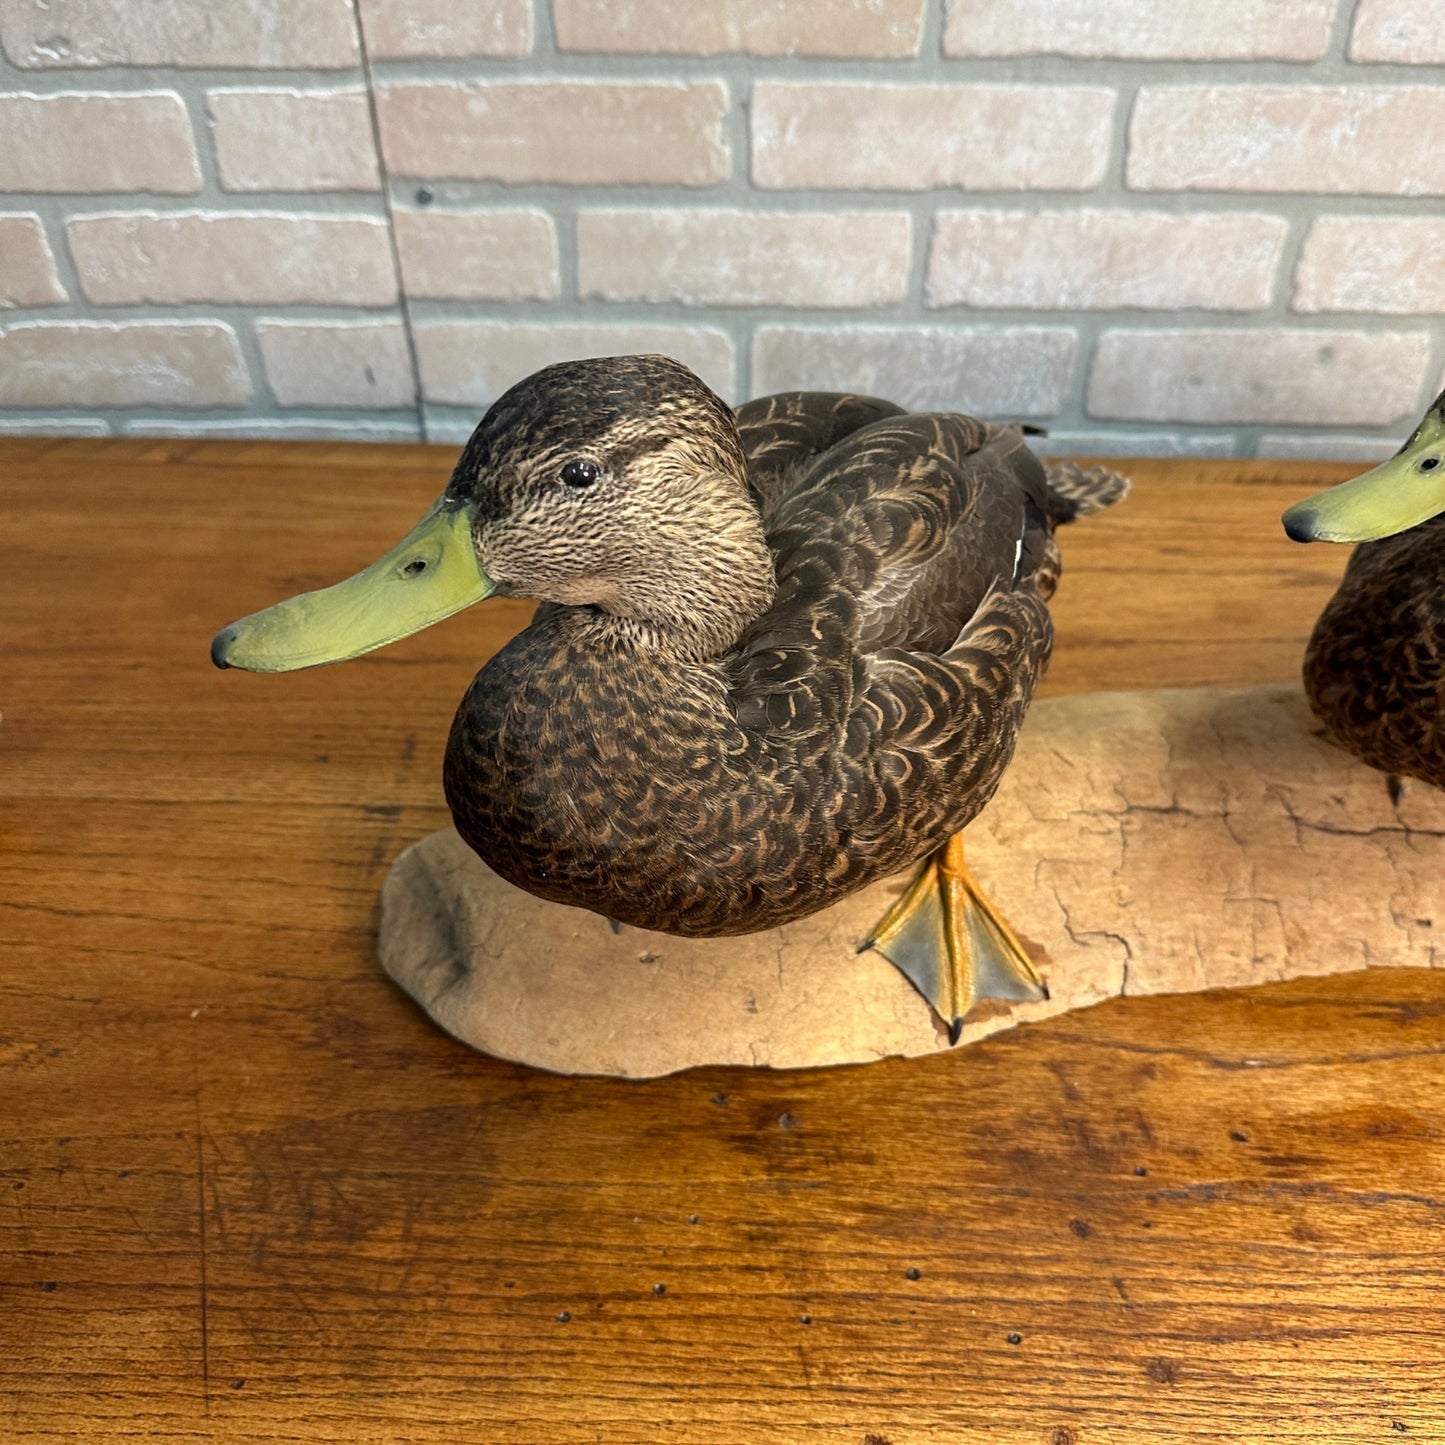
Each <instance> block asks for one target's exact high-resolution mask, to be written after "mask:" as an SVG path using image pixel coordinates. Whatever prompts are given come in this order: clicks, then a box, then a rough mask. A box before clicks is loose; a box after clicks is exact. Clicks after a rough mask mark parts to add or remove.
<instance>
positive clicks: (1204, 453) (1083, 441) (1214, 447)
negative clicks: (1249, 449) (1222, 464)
mask: <svg viewBox="0 0 1445 1445" xmlns="http://www.w3.org/2000/svg"><path fill="white" fill-rule="evenodd" d="M1238 446H1239V443H1238V438H1236V437H1235V436H1234V434H1233V433H1232V432H1208V433H1205V434H1204V435H1199V434H1198V433H1190V432H1164V431H1056V430H1055V429H1054V428H1053V427H1050V428H1049V434H1048V435H1047V436H1042V437H1030V438H1029V448H1030V450H1032V451H1036V452H1037V453H1038V454H1039V455H1040V456H1041V457H1232V456H1237V455H1238Z"/></svg>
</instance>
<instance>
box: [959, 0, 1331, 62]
mask: <svg viewBox="0 0 1445 1445" xmlns="http://www.w3.org/2000/svg"><path fill="white" fill-rule="evenodd" d="M1333 13H1334V0H1213V3H1212V4H1210V5H1207V6H1206V5H1186V4H1180V3H1179V0H961V3H960V0H955V3H954V4H952V5H951V6H950V7H949V12H948V23H947V26H946V27H945V29H944V32H943V53H944V54H945V55H952V56H974V55H1074V56H1081V57H1087V58H1089V59H1097V58H1101V57H1113V58H1116V59H1121V60H1318V59H1319V58H1320V56H1322V55H1323V54H1324V53H1325V47H1326V45H1327V44H1328V43H1329V29H1330V19H1331V17H1332V15H1333Z"/></svg>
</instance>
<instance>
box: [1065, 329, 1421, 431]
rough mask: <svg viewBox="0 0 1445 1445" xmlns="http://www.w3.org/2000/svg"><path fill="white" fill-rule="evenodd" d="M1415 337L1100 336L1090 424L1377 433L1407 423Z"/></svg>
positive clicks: (1414, 390) (1416, 368) (1417, 364)
mask: <svg viewBox="0 0 1445 1445" xmlns="http://www.w3.org/2000/svg"><path fill="white" fill-rule="evenodd" d="M1429 360H1430V337H1429V334H1428V333H1427V332H1424V331H1385V332H1375V333H1366V332H1360V331H1315V330H1309V331H1305V330H1300V331H1182V330H1181V331H1106V332H1105V333H1104V334H1103V335H1102V336H1101V337H1100V338H1099V345H1098V350H1097V351H1096V353H1095V356H1094V366H1093V371H1092V373H1091V375H1090V377H1089V403H1088V409H1089V414H1090V415H1091V416H1096V417H1128V418H1136V419H1138V420H1142V421H1180V422H1285V423H1291V424H1296V425H1310V424H1315V425H1319V424H1321V423H1323V424H1326V425H1335V426H1351V425H1354V426H1364V425H1373V426H1385V425H1388V424H1389V423H1391V422H1395V421H1400V420H1403V419H1405V418H1406V417H1407V415H1408V416H1410V417H1413V415H1414V409H1415V408H1416V405H1417V401H1418V398H1419V393H1420V388H1421V384H1422V383H1423V381H1424V379H1425V369H1426V366H1427V365H1428V363H1429Z"/></svg>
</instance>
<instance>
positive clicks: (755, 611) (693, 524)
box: [592, 479, 777, 661]
mask: <svg viewBox="0 0 1445 1445" xmlns="http://www.w3.org/2000/svg"><path fill="white" fill-rule="evenodd" d="M729 481H731V479H729ZM702 500H703V499H702V498H701V497H699V498H695V499H688V498H686V497H679V498H677V505H676V506H673V507H669V508H668V509H667V510H666V511H665V512H663V513H662V514H661V515H659V516H657V517H656V518H655V519H650V522H649V527H648V530H647V533H646V534H645V535H644V536H642V537H641V538H640V539H639V540H640V542H641V544H642V547H641V551H642V554H643V559H642V561H641V565H639V566H637V567H635V568H628V569H627V571H626V574H625V575H624V576H621V577H618V578H617V579H615V580H614V581H612V582H610V583H604V584H603V586H602V588H601V591H600V594H599V595H597V596H596V597H595V598H593V599H592V600H593V601H594V604H595V605H596V606H598V607H600V608H601V610H602V612H603V613H605V614H606V615H607V617H608V618H609V619H610V620H611V621H612V623H613V624H614V626H615V627H616V629H617V630H618V631H620V632H623V633H625V634H627V635H629V636H630V637H632V638H633V639H634V640H636V641H637V642H640V643H641V644H643V645H645V646H648V647H651V648H654V649H656V650H658V651H662V652H666V653H671V654H673V655H674V656H676V657H677V658H679V660H687V661H699V660H701V659H704V658H712V657H718V656H721V655H722V654H723V653H724V652H726V651H727V650H728V649H729V648H730V647H732V646H733V645H734V644H735V643H736V642H737V641H738V639H739V638H740V637H741V636H742V634H743V632H744V630H745V629H746V628H747V627H748V626H749V625H750V624H751V623H753V622H754V621H756V620H757V618H759V617H760V616H762V614H763V613H764V612H766V611H767V609H768V608H769V607H770V606H771V605H772V601H773V595H774V593H775V592H776V591H777V578H776V576H775V574H774V572H773V558H772V554H771V552H769V550H768V544H767V539H766V537H765V536H764V533H763V524H762V519H761V517H759V515H758V510H757V507H756V506H754V504H753V502H752V499H751V498H750V497H749V496H748V495H747V493H746V491H744V490H743V489H742V488H741V487H739V486H736V485H728V486H727V487H726V488H723V487H719V486H718V485H716V482H714V484H713V485H712V486H710V487H708V488H707V493H706V504H705V505H702V504H701V503H702Z"/></svg>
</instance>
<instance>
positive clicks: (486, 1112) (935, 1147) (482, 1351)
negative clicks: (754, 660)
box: [0, 438, 1445, 1445]
mask: <svg viewBox="0 0 1445 1445" xmlns="http://www.w3.org/2000/svg"><path fill="white" fill-rule="evenodd" d="M450 462H451V454H450V453H449V452H448V451H446V450H445V449H439V448H438V449H427V448H422V447H360V446H358V447H348V446H341V445H303V444H268V443H219V442H193V441H141V440H126V441H82V440H72V441H64V442H54V441H45V440H41V439H36V438H27V439H7V440H5V441H3V442H0V474H3V475H4V477H5V492H6V523H7V543H8V545H7V553H6V577H5V587H4V589H3V592H0V636H3V637H4V641H5V662H6V666H5V669H4V676H3V687H4V696H3V698H0V709H3V712H4V723H3V727H0V746H3V760H0V768H3V778H0V938H3V941H4V943H3V948H0V1196H8V1197H9V1199H10V1201H11V1207H10V1208H8V1209H3V1210H0V1438H3V1440H4V1441H5V1442H6V1445H10V1442H16V1445H20V1442H36V1441H59V1440H66V1441H76V1440H80V1441H94V1442H104V1445H112V1442H124V1441H129V1440H137V1441H139V1440H143V1439H157V1438H161V1439H167V1440H171V1441H176V1442H201V1441H207V1442H209V1441H216V1442H237V1445H252V1442H254V1445H262V1442H266V1445H270V1442H294V1445H320V1442H338V1441H345V1442H347V1445H370V1442H374V1445H433V1442H435V1445H442V1442H447V1445H452V1442H455V1441H457V1440H459V1439H467V1440H486V1441H491V1440H496V1441H506V1442H508V1445H530V1442H536V1445H584V1442H585V1445H593V1442H597V1441H604V1442H624V1445H631V1442H639V1445H641V1442H647V1445H652V1442H664V1445H665V1442H702V1445H737V1442H739V1441H751V1440H756V1439H761V1438H773V1439H778V1440H782V1441H788V1442H793V1441H799V1442H805V1445H810V1442H819V1445H821V1442H825V1441H826V1442H830V1445H831V1442H839V1441H841V1442H854V1445H864V1442H869V1441H873V1442H877V1441H888V1442H891V1445H920V1442H947V1445H954V1442H959V1441H974V1440H979V1441H983V1440H990V1441H993V1440H1005V1441H1012V1440H1019V1441H1036V1442H1053V1445H1090V1442H1091V1441H1100V1442H1102V1441H1111V1440H1112V1441H1120V1442H1125V1441H1142V1440H1149V1441H1151V1442H1152V1441H1161V1442H1184V1441H1188V1442H1197V1445H1204V1442H1210V1445H1213V1442H1216V1441H1218V1440H1221V1439H1228V1440H1248V1441H1251V1442H1293V1441H1307V1440H1308V1441H1330V1442H1343V1441H1349V1442H1354V1441H1379V1440H1394V1439H1405V1440H1407V1441H1408V1440H1442V1439H1445V1311H1442V1310H1441V1308H1440V1300H1441V1298H1442V1288H1445V1252H1442V1249H1441V1240H1442V1237H1445V1235H1442V1229H1445V1123H1442V1122H1441V1114H1440V1108H1439V1100H1440V1097H1441V1081H1442V1077H1445V1075H1442V1051H1445V978H1442V977H1441V976H1440V975H1439V974H1438V972H1434V971H1430V970H1424V969H1418V970H1409V971H1406V970H1382V971H1375V972H1367V973H1358V974H1352V975H1347V976H1343V977H1337V978H1327V979H1310V980H1299V981H1296V982H1293V983H1288V984H1283V985H1278V986H1271V987H1268V988H1257V989H1244V990H1237V991H1227V992H1216V993H1206V994H1199V995H1190V996H1186V997H1183V998H1128V999H1121V1000H1118V1001H1115V1002H1111V1003H1107V1004H1103V1005H1101V1006H1100V1007H1098V1008H1097V1009H1094V1010H1091V1011H1089V1012H1088V1013H1086V1014H1080V1015H1077V1016H1074V1017H1063V1018H1059V1019H1054V1020H1050V1021H1046V1022H1042V1023H1038V1024H1034V1025H1029V1026H1027V1027H1023V1028H1020V1029H1016V1030H1012V1031H1010V1032H1009V1033H1007V1034H1003V1035H1000V1036H998V1037H996V1038H993V1039H989V1040H986V1041H984V1042H982V1043H980V1044H978V1045H977V1046H975V1047H973V1048H971V1049H970V1050H968V1051H967V1052H965V1053H955V1054H944V1055H938V1056H934V1057H931V1058H925V1059H916V1060H911V1061H905V1060H888V1061H885V1062H881V1063H878V1064H874V1065H869V1066H867V1067H864V1068H852V1069H837V1070H831V1071H813V1072H807V1071H805V1072H800V1073H795V1074H773V1073H768V1072H765V1071H754V1072H748V1071H727V1070H704V1071H694V1072H690V1073H683V1074H679V1075H677V1076H675V1077H671V1078H665V1079H660V1080H654V1081H650V1082H646V1083H629V1082H625V1081H618V1080H605V1081H599V1080H595V1079H588V1080H570V1079H565V1078H559V1077H555V1076H550V1075H543V1074H539V1073H533V1072H529V1071H527V1070H525V1069H521V1068H518V1067H515V1066H512V1065H508V1064H503V1063H499V1062H496V1061H494V1060H490V1059H487V1058H484V1057H481V1056H479V1055H477V1054H474V1053H472V1052H471V1051H470V1050H468V1049H466V1048H464V1047H463V1046H461V1045H459V1044H457V1043H454V1042H453V1041H452V1040H450V1039H449V1038H447V1037H446V1036H445V1035H443V1034H441V1033H440V1032H439V1031H438V1030H436V1029H434V1028H432V1027H430V1026H429V1025H427V1024H426V1022H425V1021H424V1020H423V1019H422V1018H421V1017H420V1016H419V1015H418V1013H417V1012H416V1010H415V1009H414V1007H413V1006H412V1005H411V1003H410V1002H409V1000H407V999H406V998H405V997H404V996H403V995H401V993H400V992H399V991H398V990H396V989H395V988H393V987H392V986H391V985H390V984H389V983H388V982H387V981H386V980H385V979H384V978H383V977H382V976H381V974H380V972H379V970H378V968H377V965H376V963H375V961H374V947H375V938H374V928H375V918H376V903H377V893H378V889H379V886H380V883H381V879H382V877H383V876H384V874H385V871H386V868H387V866H388V865H389V863H390V861H391V859H392V857H393V856H394V854H395V853H396V852H397V851H399V850H400V849H401V848H402V847H404V846H405V845H407V844H409V843H411V842H414V841H415V840H416V839H418V838H420V837H422V836H423V835H425V834H426V833H428V832H431V831H433V830H434V829H436V828H438V827H440V826H442V825H443V824H444V823H445V821H446V812H445V808H444V805H443V801H442V796H441V783H440V771H441V769H440V763H441V755H442V748H443V746H444V742H445V738H446V730H447V726H448V723H449V721H450V716H451V712H452V709H453V707H454V705H455V703H456V700H457V699H458V697H459V696H460V695H461V693H462V690H463V688H464V687H465V685H466V684H467V682H468V681H469V680H470V678H471V676H472V674H473V672H474V671H475V669H476V668H477V666H478V665H480V663H481V662H482V660H483V659H484V658H485V657H486V656H487V655H489V654H490V653H491V652H492V651H493V650H495V649H496V648H497V647H498V646H500V645H501V644H502V643H503V642H504V641H505V640H506V638H507V637H508V636H509V635H510V634H511V633H512V632H514V631H515V630H516V629H517V628H518V627H520V626H521V625H523V623H524V622H525V621H526V618H527V616H528V615H529V614H528V609H527V607H526V606H525V605H523V604H518V603H513V602H500V603H486V604H483V606H482V607H480V608H477V609H474V610H473V611H471V612H468V613H464V614H461V615H460V616H457V617H454V618H452V619H450V620H449V621H447V622H445V623H443V624H441V625H439V626H438V627H436V628H434V629H431V630H429V631H428V632H425V633H423V634H420V635H419V636H417V637H414V638H411V639H409V640H408V641H406V642H404V643H401V644H398V646H397V647H395V648H394V649H391V650H390V651H388V652H384V653H378V654H376V655H375V656H374V657H372V658H369V659H366V660H364V661H358V662H356V663H352V664H349V665H348V666H346V667H340V668H325V669H320V670H318V671H316V672H314V673H301V674H296V675H295V676H294V677H289V678H286V679H285V680H284V684H282V683H279V682H278V680H277V679H272V678H264V677H256V678H251V677H238V676H237V675H235V674H233V673H228V674H221V673H217V672H215V671H213V670H212V669H211V667H210V664H209V662H208V661H207V657H206V649H207V644H208V642H209V638H210V636H211V633H212V632H213V631H214V629H215V628H216V627H217V626H219V625H221V624H222V623H224V622H226V621H228V620H230V619H231V618H233V617H235V616H238V615H240V614H242V613H245V612H248V611H252V610H254V609H255V608H257V607H260V606H262V605H264V604H266V603H267V602H270V601H273V600H275V599H276V598H278V597H281V596H284V595H288V594H289V593H292V592H295V591H297V590H299V589H301V588H304V587H308V586H314V585H316V584H318V583H323V582H326V581H328V580H331V579H334V578H336V577H339V576H342V575H344V574H345V573H347V572H349V571H352V570H354V569H355V568H356V567H357V566H358V565H359V564H361V563H363V562H366V561H369V560H370V559H371V558H372V557H374V556H376V555H377V554H378V553H379V551H380V550H381V549H382V548H383V547H384V546H385V545H388V544H389V543H390V542H391V541H394V540H395V538H396V537H397V536H399V535H400V534H401V533H402V532H403V531H404V530H405V529H406V528H407V527H408V526H410V524H411V523H412V521H414V520H415V517H416V516H417V515H419V514H420V512H421V511H422V509H423V508H424V506H425V505H426V504H427V502H428V501H429V500H430V499H431V497H432V496H434V495H435V493H436V491H437V490H438V488H439V484H440V481H441V480H442V479H443V478H444V476H445V475H446V473H447V471H448V469H449V467H450ZM1126 465H1127V468H1128V470H1129V471H1130V472H1131V473H1132V474H1133V475H1134V477H1135V478H1136V490H1135V494H1134V496H1133V497H1132V498H1131V499H1130V501H1129V503H1128V504H1127V505H1126V506H1123V507H1120V508H1118V509H1117V510H1116V511H1115V512H1110V513H1108V514H1106V515H1104V516H1101V517H1100V518H1097V519H1095V520H1094V521H1093V522H1092V523H1091V525H1090V527H1089V528H1087V529H1085V528H1079V529H1078V530H1077V534H1073V533H1071V534H1070V535H1068V536H1066V537H1065V538H1064V544H1065V548H1066V551H1065V568H1064V578H1063V584H1062V588H1061V591H1060V594H1059V598H1058V602H1057V606H1056V615H1057V618H1058V625H1059V627H1058V630H1059V640H1058V648H1057V652H1056V658H1055V663H1054V666H1053V670H1052V672H1051V674H1050V677H1049V679H1048V683H1047V688H1048V690H1049V691H1052V692H1053V693H1055V694H1059V693H1065V692H1077V691H1083V690H1089V689H1093V688H1129V687H1141V686H1190V685H1209V684H1222V685H1229V686H1234V685H1244V684H1252V683H1274V684H1280V683H1284V684H1287V683H1290V682H1292V681H1293V680H1294V679H1295V678H1296V676H1297V669H1298V663H1299V657H1300V653H1301V650H1302V646H1303V641H1304V638H1305V636H1306V634H1307V632H1308V629H1309V626H1310V624H1311V621H1312V619H1313V617H1314V615H1315V614H1316V613H1317V611H1318V610H1319V608H1320V606H1321V605H1322V604H1323V602H1324V600H1325V598H1326V596H1327V595H1328V594H1329V592H1330V590H1331V589H1332V587H1333V584H1334V581H1335V579H1336V577H1337V575H1338V572H1339V569H1340V568H1341V567H1342V566H1343V563H1344V560H1345V558H1344V554H1343V552H1342V551H1331V550H1326V549H1323V548H1308V549H1306V548H1295V547H1291V546H1290V545H1289V544H1288V543H1287V542H1285V541H1284V540H1283V539H1282V537H1281V534H1280V532H1279V528H1278V522H1277V517H1278V513H1279V511H1280V510H1281V509H1282V508H1283V506H1284V505H1285V504H1287V503H1288V502H1290V501H1292V500H1295V499H1297V498H1298V497H1300V496H1303V495H1305V494H1307V493H1308V492H1310V491H1313V490H1317V489H1318V488H1319V487H1321V486H1323V485H1325V484H1327V483H1329V482H1331V481H1335V480H1339V479H1341V478H1343V477H1344V476H1345V475H1347V474H1348V470H1349V469H1348V468H1342V467H1338V466H1328V465H1306V464H1303V463H1285V462H1207V461H1170V462H1134V461H1130V462H1128V463H1127V464H1126ZM78 499H79V501H78ZM78 506H80V507H81V508H82V511H81V512H79V513H78V512H77V507H78ZM78 523H84V525H78ZM1185 866H1187V859H1182V860H1181V867H1185ZM222 1201H224V1207H222ZM913 1271H916V1272H917V1273H916V1276H915V1275H914V1274H913V1273H912V1272H913ZM198 1281H199V1290H200V1292H199V1301H198ZM659 1283H662V1284H664V1285H665V1289H664V1290H663V1291H662V1292H660V1293H659V1292H657V1290H656V1289H655V1286H656V1285H657V1284H659ZM198 1302H199V1305H200V1315H201V1321H202V1328H200V1329H198V1321H197V1313H198ZM198 1335H199V1339H198ZM208 1407H209V1414H208V1413H207V1408H208Z"/></svg>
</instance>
